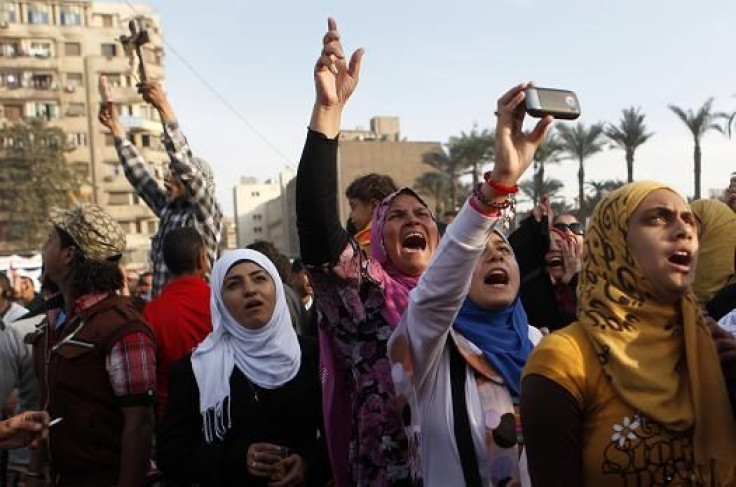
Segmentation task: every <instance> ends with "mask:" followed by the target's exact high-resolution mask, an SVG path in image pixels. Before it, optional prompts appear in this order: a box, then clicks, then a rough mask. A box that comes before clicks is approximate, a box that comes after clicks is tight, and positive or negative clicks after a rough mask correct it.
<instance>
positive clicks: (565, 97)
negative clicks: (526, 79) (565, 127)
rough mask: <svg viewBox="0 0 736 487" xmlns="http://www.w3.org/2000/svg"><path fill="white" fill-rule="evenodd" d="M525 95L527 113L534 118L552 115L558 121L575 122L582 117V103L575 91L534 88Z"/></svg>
mask: <svg viewBox="0 0 736 487" xmlns="http://www.w3.org/2000/svg"><path fill="white" fill-rule="evenodd" d="M524 94H525V95H526V96H525V101H526V112H527V113H528V114H529V115H531V116H532V117H537V118H542V117H545V116H547V115H552V116H553V117H554V118H556V119H562V120H575V119H576V118H578V117H579V116H580V102H579V101H578V96H577V95H576V94H575V92H573V91H569V90H556V89H553V88H537V87H536V86H532V87H530V88H527V89H526V90H524Z"/></svg>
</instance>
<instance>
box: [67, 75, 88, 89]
mask: <svg viewBox="0 0 736 487" xmlns="http://www.w3.org/2000/svg"><path fill="white" fill-rule="evenodd" d="M83 85H84V75H83V74H82V73H66V87H67V89H68V90H70V91H71V90H73V89H74V88H81V87H82V86H83Z"/></svg>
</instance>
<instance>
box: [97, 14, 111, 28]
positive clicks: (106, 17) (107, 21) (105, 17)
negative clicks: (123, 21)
mask: <svg viewBox="0 0 736 487" xmlns="http://www.w3.org/2000/svg"><path fill="white" fill-rule="evenodd" d="M100 20H102V27H113V24H114V19H113V16H112V15H110V14H102V15H100Z"/></svg>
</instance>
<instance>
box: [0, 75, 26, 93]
mask: <svg viewBox="0 0 736 487" xmlns="http://www.w3.org/2000/svg"><path fill="white" fill-rule="evenodd" d="M0 85H2V86H4V87H5V88H8V89H15V88H20V86H21V83H20V73H19V72H17V71H13V72H5V73H0Z"/></svg>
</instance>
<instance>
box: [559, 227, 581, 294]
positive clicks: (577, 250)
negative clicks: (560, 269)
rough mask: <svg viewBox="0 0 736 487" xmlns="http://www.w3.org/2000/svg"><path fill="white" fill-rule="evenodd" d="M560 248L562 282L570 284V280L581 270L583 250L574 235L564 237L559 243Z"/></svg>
mask: <svg viewBox="0 0 736 487" xmlns="http://www.w3.org/2000/svg"><path fill="white" fill-rule="evenodd" d="M560 250H561V252H562V262H563V264H564V266H565V273H564V274H563V276H562V282H563V283H565V284H570V281H572V280H573V278H574V277H575V276H576V275H578V274H580V272H581V271H582V270H583V250H582V248H581V246H580V244H579V243H578V241H577V239H576V238H575V237H565V240H563V241H562V242H561V243H560Z"/></svg>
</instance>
